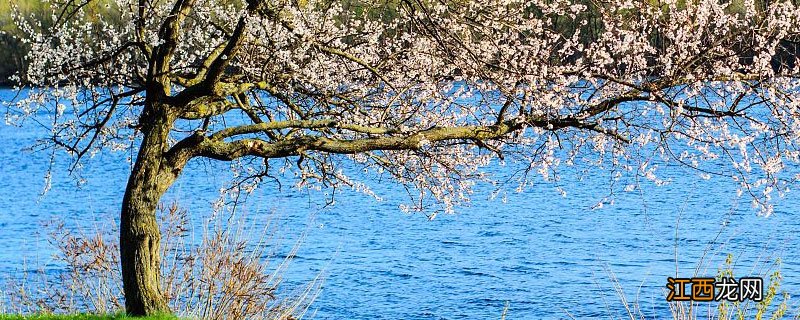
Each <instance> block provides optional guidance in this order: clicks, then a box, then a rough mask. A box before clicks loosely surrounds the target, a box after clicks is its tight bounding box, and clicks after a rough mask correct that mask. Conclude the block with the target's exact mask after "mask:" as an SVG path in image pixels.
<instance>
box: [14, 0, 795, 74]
mask: <svg viewBox="0 0 800 320" xmlns="http://www.w3.org/2000/svg"><path fill="white" fill-rule="evenodd" d="M219 1H222V2H227V1H228V0H219ZM339 1H341V2H343V6H344V7H345V8H347V9H348V10H352V12H356V13H363V14H365V15H367V16H368V17H370V18H373V19H376V20H383V21H390V20H392V19H393V18H394V17H395V16H396V15H397V12H398V10H401V7H402V5H403V2H404V1H406V0H386V1H385V2H383V3H382V5H381V6H377V7H376V6H375V5H374V3H375V2H372V5H371V6H369V7H367V6H365V5H364V4H363V3H362V2H361V1H359V0H339ZM643 1H647V2H650V3H651V4H652V5H653V6H664V4H661V0H643ZM695 1H696V0H695ZM720 1H721V2H729V3H730V4H729V6H728V10H729V11H730V13H740V14H745V12H743V11H744V9H743V8H744V1H745V0H720ZM771 1H774V0H755V2H756V5H757V7H759V8H763V10H766V8H768V6H769V4H770V2H771ZM112 2H113V0H89V1H88V2H85V4H86V5H83V6H81V7H80V9H81V10H89V11H92V12H93V13H94V14H95V15H96V14H101V15H105V16H106V17H108V16H109V15H110V16H112V19H113V16H114V15H118V13H116V12H115V10H114V6H113V5H112V4H111V3H112ZM300 2H301V3H302V2H305V1H300ZM331 2H333V1H331ZM423 2H424V0H423ZM459 2H465V1H462V0H454V1H451V3H454V4H458V3H459ZM791 2H792V3H794V4H795V5H798V4H799V3H800V0H791ZM67 3H68V5H66V6H61V5H60V3H57V4H59V5H60V6H59V8H60V9H59V10H63V8H68V9H69V8H72V9H75V8H76V7H75V6H74V5H71V4H69V3H70V2H69V1H68V0H67ZM80 4H84V2H80ZM575 4H576V5H583V6H585V7H586V10H585V11H583V12H582V13H581V14H578V15H576V16H574V17H570V16H567V15H564V16H560V17H555V18H553V19H552V20H551V23H552V25H551V26H550V28H551V29H552V30H556V31H558V32H560V33H562V34H564V35H565V36H571V35H573V34H574V33H575V32H576V31H579V37H580V40H581V42H582V43H585V44H590V43H594V42H595V41H596V40H597V39H598V38H599V37H600V35H601V34H602V33H603V31H604V30H603V23H602V21H603V17H602V15H603V12H604V11H605V12H608V10H604V9H608V8H603V7H602V6H604V2H601V1H596V0H575ZM678 6H679V7H685V6H686V0H679V1H678ZM528 10H529V11H530V12H531V13H532V14H534V15H537V14H538V13H539V12H538V8H536V7H534V6H531V7H530V8H528ZM57 13H60V12H57ZM616 13H617V14H620V15H629V16H635V15H636V14H637V12H636V11H635V10H634V9H630V10H616ZM759 15H760V12H759V13H756V16H759ZM13 16H17V17H22V18H23V19H27V20H29V21H35V22H36V23H34V24H33V25H37V26H39V27H40V28H43V29H47V28H50V27H52V24H53V21H52V20H53V11H52V10H51V9H50V4H49V3H47V2H44V1H41V0H11V1H5V2H0V86H11V85H13V84H15V83H16V82H17V80H19V81H22V82H24V81H25V79H24V75H21V78H20V79H17V78H15V77H14V75H15V74H17V73H18V72H19V71H21V70H25V65H26V64H25V63H26V62H25V55H26V53H27V50H28V47H27V46H26V45H25V44H24V42H23V41H22V40H21V38H23V36H24V35H23V31H22V30H20V29H19V28H18V27H17V25H16V23H15V21H14V18H13ZM87 16H93V15H87ZM628 18H630V17H628ZM622 20H625V19H622ZM650 41H651V42H652V43H653V44H654V46H655V47H657V48H665V47H667V46H668V44H667V43H665V41H668V40H665V39H664V37H662V36H661V33H660V32H658V31H654V32H653V33H652V34H651V35H650ZM780 46H781V47H780V48H779V50H778V52H779V54H778V55H776V56H775V57H774V61H773V67H775V68H776V69H778V68H782V67H789V68H792V67H794V66H795V64H796V59H797V57H798V56H799V55H800V39H796V37H795V38H788V39H783V40H782V41H781V44H780ZM742 47H747V46H746V45H744V44H743V45H742ZM752 57H753V53H752V52H746V51H743V52H741V59H744V60H745V61H747V60H751V59H752ZM575 58H578V57H575ZM553 62H554V63H558V61H553Z"/></svg>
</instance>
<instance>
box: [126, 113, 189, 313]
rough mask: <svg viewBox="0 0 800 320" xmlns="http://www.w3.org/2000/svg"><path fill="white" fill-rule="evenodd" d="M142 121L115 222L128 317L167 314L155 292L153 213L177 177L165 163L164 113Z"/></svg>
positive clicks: (156, 229) (167, 121)
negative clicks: (118, 214)
mask: <svg viewBox="0 0 800 320" xmlns="http://www.w3.org/2000/svg"><path fill="white" fill-rule="evenodd" d="M155 113H157V114H154V115H152V116H150V117H148V118H149V119H147V120H146V121H142V123H144V124H145V127H144V128H142V131H143V133H144V137H143V139H142V144H141V146H140V148H139V153H138V155H137V158H136V162H135V164H134V167H133V171H132V172H131V175H130V177H129V178H128V185H127V187H126V189H125V196H124V198H123V200H122V212H121V221H120V263H121V265H122V282H123V285H124V291H125V309H126V311H127V313H128V314H130V315H134V316H140V315H151V314H156V313H166V312H169V306H168V305H167V301H166V299H165V297H164V295H163V293H162V291H161V284H160V281H161V265H160V263H161V255H160V247H159V243H160V240H161V232H160V230H159V226H158V222H157V221H156V208H157V206H158V203H159V200H160V199H161V196H162V195H163V194H164V192H166V191H167V189H168V188H169V187H170V186H171V185H172V183H173V182H174V181H175V178H176V177H177V175H178V173H179V172H180V168H173V167H172V166H171V165H170V164H169V163H168V161H167V160H166V157H165V152H166V150H167V148H168V142H167V140H168V136H169V130H170V127H171V125H172V121H173V119H171V118H170V116H169V115H168V113H167V112H166V111H161V112H155Z"/></svg>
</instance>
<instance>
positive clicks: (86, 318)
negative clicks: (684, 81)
mask: <svg viewBox="0 0 800 320" xmlns="http://www.w3.org/2000/svg"><path fill="white" fill-rule="evenodd" d="M117 319H141V320H177V319H178V318H177V317H175V316H173V315H160V316H150V317H143V318H136V317H129V316H126V315H124V314H113V315H95V314H72V315H51V314H40V315H11V314H6V315H0V320H117Z"/></svg>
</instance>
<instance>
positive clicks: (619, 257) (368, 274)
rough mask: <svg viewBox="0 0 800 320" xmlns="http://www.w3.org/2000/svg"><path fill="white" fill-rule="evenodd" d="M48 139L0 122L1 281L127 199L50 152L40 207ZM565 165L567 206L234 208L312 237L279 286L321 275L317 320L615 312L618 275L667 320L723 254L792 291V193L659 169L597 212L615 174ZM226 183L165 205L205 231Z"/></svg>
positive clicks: (120, 176) (799, 289)
mask: <svg viewBox="0 0 800 320" xmlns="http://www.w3.org/2000/svg"><path fill="white" fill-rule="evenodd" d="M5 94H6V95H7V94H9V92H7V91H6V92H5ZM44 134H46V131H43V130H42V129H39V128H37V127H36V126H35V125H32V124H28V125H26V126H24V127H22V128H18V127H10V126H3V125H0V243H2V246H3V249H2V250H0V274H2V275H7V276H6V277H3V278H6V279H7V278H9V277H15V276H17V275H19V274H20V273H21V272H22V270H23V268H24V267H25V266H30V265H43V266H45V270H46V271H47V272H50V273H58V272H59V270H61V269H60V268H62V266H59V265H58V264H52V263H50V262H49V256H50V255H51V254H52V249H51V248H50V247H49V246H48V245H47V242H46V232H45V231H43V230H42V227H41V226H42V223H43V222H46V221H50V220H52V219H53V218H54V217H58V218H61V219H63V220H66V221H67V223H68V224H77V225H82V226H93V225H102V223H103V222H104V221H108V219H116V215H117V211H118V207H119V204H120V199H121V197H122V194H123V188H124V185H125V181H126V178H127V170H129V165H128V164H127V162H126V161H125V160H126V158H127V157H128V156H129V154H126V153H124V152H123V153H108V154H98V155H97V156H95V157H94V158H93V159H92V161H91V163H90V165H89V166H87V167H86V168H85V169H84V170H83V171H82V173H81V177H82V178H83V179H85V180H86V182H85V184H83V185H82V186H81V187H80V188H76V182H75V180H74V179H72V178H69V177H67V176H66V174H65V173H64V170H63V169H64V168H65V166H66V165H67V164H68V163H67V161H66V159H65V158H63V157H56V159H57V161H56V163H55V164H54V168H56V169H57V171H58V173H57V174H56V175H55V176H54V178H53V187H52V189H51V190H50V191H49V192H48V193H47V194H46V195H45V196H43V197H40V196H39V194H40V192H41V191H42V189H43V186H44V176H45V172H46V169H47V167H48V165H49V159H50V157H49V156H50V154H49V152H26V151H22V150H23V148H25V147H28V146H31V145H33V144H34V143H35V139H37V138H41V137H42V136H43V135H44ZM496 170H499V171H500V172H502V170H508V168H498V169H496ZM562 170H567V172H562V175H563V179H562V180H561V181H560V182H559V183H558V184H559V185H560V186H561V187H562V188H563V189H564V190H565V191H566V193H567V196H566V197H562V195H561V194H560V193H559V192H558V191H557V190H556V189H555V185H553V184H552V183H544V182H543V183H541V184H539V185H536V186H533V187H531V188H529V189H527V190H525V191H524V192H522V193H513V192H510V193H508V195H507V196H506V197H505V199H501V198H503V197H502V196H501V197H498V198H497V199H494V200H490V199H489V194H490V191H491V189H489V188H488V187H487V186H483V187H479V188H478V191H477V192H476V195H475V197H474V198H473V202H472V204H471V206H469V207H459V208H458V209H457V213H456V214H454V215H439V216H438V217H437V218H436V219H434V220H432V221H428V220H427V219H426V217H425V216H423V215H408V214H404V213H402V212H400V210H399V209H398V204H400V201H401V200H402V199H404V198H403V194H404V192H405V191H404V190H403V189H402V188H401V187H399V186H394V185H384V184H379V185H381V186H380V187H379V188H377V190H378V192H379V194H380V195H381V196H382V197H383V198H385V200H384V201H375V200H373V199H372V198H370V197H368V196H365V195H362V194H360V193H356V192H348V191H344V192H341V191H340V192H338V193H337V196H336V203H335V205H332V206H325V197H324V195H323V194H322V193H320V192H309V191H298V190H294V189H291V188H289V187H288V186H286V185H284V186H283V188H281V189H280V190H278V188H277V185H275V184H266V185H264V186H263V187H262V188H260V189H258V190H257V191H256V192H255V194H254V195H253V196H252V197H251V198H250V199H249V200H248V201H247V203H246V205H245V206H244V208H243V209H242V210H243V211H246V212H247V214H248V216H249V217H251V218H254V221H259V220H261V219H263V220H268V219H269V216H271V215H270V212H277V213H278V214H277V217H278V218H277V219H279V220H280V221H281V222H282V227H281V228H280V230H282V231H283V232H284V233H285V238H286V239H288V240H290V241H289V242H291V240H292V239H296V238H297V236H298V235H299V234H300V233H302V232H304V231H305V232H306V238H305V240H304V241H303V244H302V246H301V248H300V250H299V253H298V258H297V259H296V260H295V262H294V263H293V264H292V266H291V268H290V269H289V273H288V274H287V284H288V285H290V286H291V285H293V284H302V283H305V282H307V281H309V280H311V279H313V278H314V277H315V276H316V275H317V274H319V272H320V270H323V269H324V273H325V274H326V281H325V284H324V288H323V290H322V292H321V293H320V296H319V298H318V299H317V301H316V302H315V304H314V305H313V307H312V310H311V312H312V313H314V314H315V318H316V319H498V318H500V316H501V314H502V313H503V309H504V306H505V305H506V303H508V306H509V307H508V316H507V318H508V319H540V318H566V317H568V314H569V315H572V316H574V317H576V318H588V317H604V318H607V317H608V316H609V315H611V316H614V317H617V316H622V315H623V314H624V308H623V307H622V304H621V302H620V299H619V298H618V296H617V294H615V293H614V289H613V288H614V286H613V282H612V281H611V278H612V277H614V276H615V277H616V278H617V279H618V280H619V283H620V284H621V286H622V288H623V290H624V293H625V295H626V297H627V300H628V301H638V305H639V306H640V307H641V309H643V313H644V314H645V315H646V316H648V317H656V318H661V317H664V316H667V315H668V314H669V310H668V308H667V304H666V303H665V302H664V294H665V293H664V290H663V286H664V284H665V283H666V278H667V277H668V276H674V275H675V272H676V257H677V260H678V264H677V268H678V274H679V276H682V277H689V276H691V275H692V274H693V270H694V267H695V266H696V265H697V263H698V261H700V259H701V257H703V254H704V252H707V254H706V256H705V258H706V263H707V264H706V267H704V268H703V269H701V270H700V275H705V276H714V275H715V274H716V272H717V268H718V267H720V266H721V265H722V262H723V261H724V259H725V256H726V255H727V254H728V253H730V254H734V255H735V257H736V259H737V260H736V265H735V274H736V275H737V276H739V277H741V276H746V275H751V274H752V275H755V274H758V273H759V272H762V270H763V269H764V268H765V267H767V266H768V263H769V261H772V260H774V258H777V257H780V258H782V261H783V263H782V266H781V269H782V271H783V275H784V282H783V286H782V289H784V290H787V291H788V292H789V293H791V294H793V295H796V294H800V250H798V249H799V248H798V241H797V240H798V239H797V231H800V221H798V219H797V216H796V211H797V209H798V208H800V201H799V199H798V198H797V197H796V194H795V193H789V194H788V196H787V198H785V199H782V200H779V201H777V202H776V210H775V214H773V215H772V216H770V217H767V218H765V217H760V216H757V215H756V211H755V210H754V209H751V207H750V205H749V201H748V200H747V199H738V200H737V198H736V196H735V193H736V185H734V184H733V183H731V182H730V181H727V180H720V179H711V180H702V179H700V178H699V177H698V175H697V174H696V173H693V172H691V171H688V170H686V169H681V168H666V169H664V170H663V171H662V175H663V177H664V178H666V179H670V180H671V183H669V184H667V185H665V186H661V187H656V186H653V185H652V184H642V185H641V188H638V189H636V190H634V191H633V192H624V191H622V190H616V191H617V192H616V195H615V201H614V203H613V204H606V205H604V206H603V208H601V209H596V210H592V209H591V207H592V206H593V205H594V204H595V203H597V202H598V201H600V200H602V199H603V198H604V197H606V196H608V195H609V188H608V184H609V174H608V173H605V172H594V171H592V170H589V171H587V172H569V171H568V170H578V169H575V168H573V169H570V168H568V167H564V168H562ZM229 177H230V176H229V174H228V173H227V170H226V165H225V164H220V163H206V162H194V163H191V164H190V167H189V168H188V169H187V170H185V171H184V176H183V177H182V178H181V179H180V180H179V181H178V182H177V183H176V185H175V186H174V187H173V188H172V189H171V190H170V191H169V194H168V196H167V198H168V199H179V200H180V202H181V203H182V204H183V205H184V206H186V207H188V208H189V210H190V211H191V212H192V213H193V223H194V224H196V225H199V224H200V223H201V221H202V220H203V217H204V216H206V215H207V214H208V213H209V212H210V211H211V203H212V202H213V201H214V200H216V199H217V197H218V194H219V193H218V192H219V189H220V187H223V186H224V185H225V182H226V181H228V179H229ZM618 189H622V188H618ZM726 221H727V223H725V222H726ZM723 225H725V226H724V227H723ZM676 230H677V235H676ZM676 247H677V248H678V252H677V255H676ZM0 281H2V280H0Z"/></svg>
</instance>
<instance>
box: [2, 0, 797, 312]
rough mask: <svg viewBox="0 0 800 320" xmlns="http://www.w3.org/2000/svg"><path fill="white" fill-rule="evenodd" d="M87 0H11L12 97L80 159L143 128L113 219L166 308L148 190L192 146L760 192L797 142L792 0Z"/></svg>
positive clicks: (341, 180)
mask: <svg viewBox="0 0 800 320" xmlns="http://www.w3.org/2000/svg"><path fill="white" fill-rule="evenodd" d="M95 1H98V0H95ZM90 5H98V3H94V4H92V0H69V1H66V2H63V3H55V2H54V3H53V21H51V22H52V25H53V27H51V28H40V27H39V26H37V25H36V24H32V23H26V22H25V21H26V20H25V19H24V17H17V21H18V23H19V25H20V27H21V28H22V29H23V30H24V31H25V32H26V33H27V34H28V35H29V36H28V37H27V38H26V39H24V40H25V41H26V42H27V43H28V44H29V45H30V48H31V50H30V53H29V55H28V57H27V62H28V63H29V67H28V69H27V71H26V72H25V73H23V74H21V75H20V79H21V80H24V81H25V82H26V83H29V84H30V86H29V88H26V89H24V90H23V91H24V92H25V95H24V97H23V98H21V99H20V100H18V101H15V103H14V104H12V105H10V107H9V109H8V110H9V112H8V113H7V117H8V118H9V120H10V121H17V120H20V119H24V118H27V117H44V118H46V119H47V121H41V122H42V123H49V124H51V130H52V135H50V136H48V137H46V138H45V140H44V141H45V142H47V143H48V144H49V145H50V146H52V147H54V148H59V149H64V150H66V151H67V152H68V153H69V154H71V155H72V156H73V157H74V161H75V162H74V165H75V166H79V165H80V163H82V161H85V160H86V159H87V158H90V157H91V155H93V154H95V153H96V152H98V151H100V150H102V149H109V148H110V149H124V148H126V147H128V146H131V145H133V146H136V148H137V150H138V153H137V155H136V157H135V158H134V159H132V161H133V166H132V171H131V172H130V177H129V180H128V184H127V186H126V189H125V195H124V198H123V199H122V209H121V228H120V243H121V264H122V274H123V280H124V293H125V303H126V308H127V312H128V313H130V314H134V315H143V314H151V313H155V312H162V311H168V306H167V304H166V302H165V299H164V297H163V296H162V293H161V290H160V284H159V277H160V268H159V263H160V257H159V239H160V235H159V226H158V224H157V221H156V213H155V212H156V207H157V205H158V203H159V199H160V198H161V197H162V195H163V194H164V193H165V192H166V191H167V189H168V188H169V187H170V185H172V183H173V182H174V181H175V180H176V178H177V177H178V176H179V175H181V174H182V171H183V169H184V167H185V166H186V164H187V162H188V161H190V160H192V159H195V158H208V159H214V160H221V161H234V162H235V163H238V164H239V165H240V166H242V167H244V169H246V170H247V171H244V172H245V173H246V176H247V178H245V179H244V180H243V182H244V181H246V182H248V184H247V186H252V185H253V183H255V182H258V181H260V180H261V179H263V178H265V177H266V176H269V175H270V174H271V173H272V172H275V171H280V172H284V173H285V172H294V176H295V177H296V181H295V182H296V185H297V186H300V187H327V188H331V187H333V188H335V187H341V186H348V187H353V188H356V189H361V190H364V191H368V189H366V186H365V184H364V183H363V182H362V181H359V177H361V176H362V175H359V177H355V176H349V175H348V174H347V172H348V170H343V167H344V166H345V163H349V164H347V166H350V167H352V166H353V165H355V166H358V167H361V168H362V169H364V170H366V172H370V173H371V174H377V175H389V176H391V177H393V178H394V180H395V181H396V182H397V183H400V184H403V185H406V186H407V187H408V189H409V190H412V191H413V192H409V195H410V196H411V201H409V204H408V205H406V206H404V207H403V208H404V209H406V210H412V211H421V210H433V212H436V211H440V210H442V211H451V210H452V208H453V206H454V205H457V204H458V203H459V202H463V201H466V200H467V199H468V198H469V195H470V192H471V188H472V186H473V185H474V184H475V183H476V182H479V181H491V180H492V176H491V175H489V174H487V173H486V171H485V170H484V168H485V167H486V166H488V165H490V164H491V163H493V162H492V160H493V159H500V160H501V161H502V162H503V163H505V164H507V165H515V166H518V167H519V168H521V169H522V170H520V172H521V174H519V175H515V176H514V180H513V181H515V183H516V184H517V185H516V186H517V187H520V188H524V187H525V186H526V185H527V184H529V183H530V181H531V180H532V179H537V177H538V178H544V179H548V178H550V177H551V176H552V174H553V172H554V171H553V169H554V168H555V167H556V166H559V165H570V164H572V163H574V162H575V161H577V160H579V159H582V160H587V159H588V160H590V161H591V162H592V163H593V164H594V165H597V166H598V167H603V168H614V169H613V170H620V171H628V172H631V173H633V174H636V175H639V176H643V177H647V178H650V179H652V180H655V181H658V178H657V176H655V174H654V169H655V168H656V166H657V165H656V164H655V163H656V162H661V163H665V162H666V163H677V164H681V165H685V166H689V167H692V168H696V169H697V170H698V172H700V173H701V174H703V175H720V176H724V177H729V178H731V179H735V180H736V181H739V182H740V183H741V186H742V191H743V192H747V194H749V195H751V196H752V198H753V199H754V201H755V202H756V204H757V205H758V206H759V207H760V208H761V209H762V210H764V212H769V210H770V208H771V206H770V203H769V201H768V200H769V197H770V194H771V193H772V192H773V190H777V191H778V192H783V191H784V189H785V188H786V185H787V183H788V182H789V180H791V179H792V178H793V177H791V176H788V177H787V176H786V175H782V172H785V171H786V170H783V169H785V168H786V164H787V163H793V164H796V163H797V162H798V160H800V153H798V147H797V144H798V142H800V141H798V138H800V135H798V134H799V133H800V121H798V120H800V103H799V102H798V101H799V100H800V99H798V98H800V97H798V93H797V88H798V85H799V83H798V81H797V79H796V78H795V76H796V75H798V67H799V65H798V64H797V63H796V61H797V56H796V53H797V52H795V51H796V46H795V42H793V41H795V40H797V39H798V32H799V31H800V29H799V28H800V12H798V8H797V7H796V6H795V5H794V4H792V3H791V2H789V1H771V2H770V3H769V5H765V4H764V3H761V2H754V1H752V0H744V1H719V0H693V1H677V0H658V1H630V0H610V1H606V2H603V3H599V2H592V1H582V2H579V1H573V0H533V1H528V0H525V1H522V0H481V1H459V0H447V1H428V0H402V1H394V2H392V1H388V2H387V1H374V2H373V1H370V0H364V1H333V0H307V1H301V0H297V1H288V0H275V1H266V0H241V1H240V0H107V1H104V2H100V3H99V5H105V6H107V7H108V9H106V10H101V11H97V10H94V11H89V10H86V8H87V6H90ZM111 13H113V15H114V18H110V16H111V15H112V14H111ZM589 13H591V14H589ZM559 25H560V27H559ZM793 48H795V49H793ZM793 50H795V51H793ZM242 159H247V160H253V159H258V160H259V161H242ZM262 160H263V161H262ZM656 160H658V161H656ZM706 163H719V164H726V165H705V164H706Z"/></svg>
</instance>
